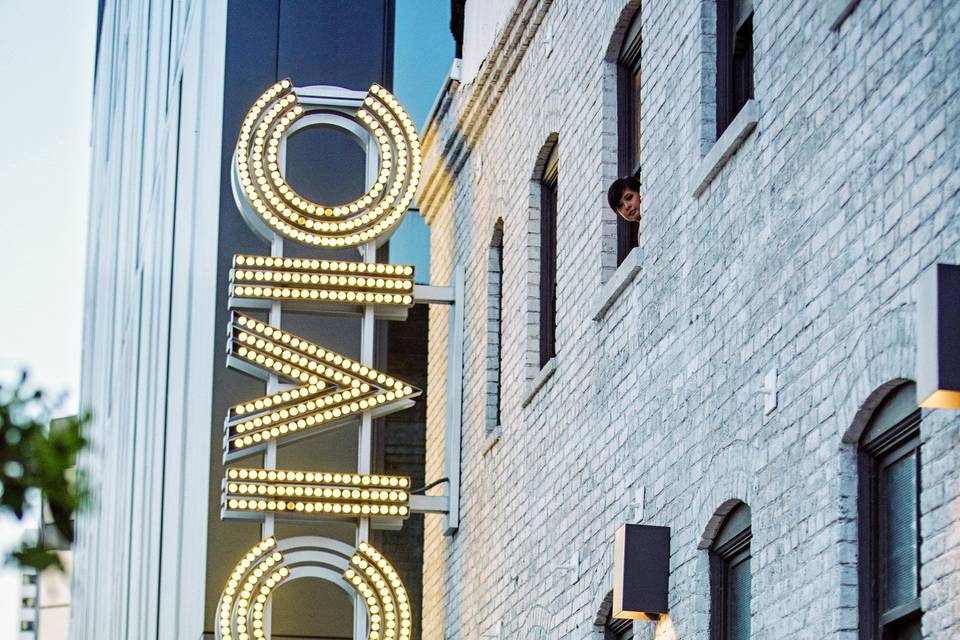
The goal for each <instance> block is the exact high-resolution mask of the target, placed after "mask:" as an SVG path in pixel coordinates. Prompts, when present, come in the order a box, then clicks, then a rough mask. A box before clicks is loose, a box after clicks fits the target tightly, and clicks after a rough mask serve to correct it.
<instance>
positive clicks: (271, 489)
mask: <svg viewBox="0 0 960 640" xmlns="http://www.w3.org/2000/svg"><path fill="white" fill-rule="evenodd" d="M227 493H230V494H238V495H252V496H258V495H259V496H280V497H283V496H287V497H297V498H300V497H306V498H313V497H317V498H327V499H333V500H340V499H343V500H362V501H364V502H367V501H369V502H406V501H407V499H408V498H409V496H408V495H407V492H406V491H379V490H377V489H374V490H372V491H371V490H369V489H349V488H347V489H341V488H339V487H313V486H306V487H302V486H293V485H284V484H260V483H255V482H254V483H249V484H248V483H244V482H230V483H228V484H227Z"/></svg>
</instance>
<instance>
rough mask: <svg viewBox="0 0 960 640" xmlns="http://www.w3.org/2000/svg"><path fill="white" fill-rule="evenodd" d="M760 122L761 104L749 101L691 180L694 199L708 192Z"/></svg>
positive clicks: (711, 149)
mask: <svg viewBox="0 0 960 640" xmlns="http://www.w3.org/2000/svg"><path fill="white" fill-rule="evenodd" d="M759 120H760V103H758V102H757V101H756V100H748V101H747V104H745V105H743V108H742V109H740V113H738V114H737V117H736V118H734V119H733V122H731V123H730V126H729V127H727V130H726V131H724V132H723V135H722V136H720V139H719V140H717V141H716V142H715V143H714V145H713V147H711V148H710V151H709V152H707V155H706V156H705V157H704V158H703V160H701V161H700V166H699V167H697V170H696V172H694V174H693V180H691V187H692V191H693V197H694V198H699V197H700V194H702V193H703V192H704V191H706V190H707V187H708V186H710V183H711V182H713V179H714V178H715V177H716V176H717V174H718V173H720V170H721V169H723V167H724V165H726V164H727V162H728V161H729V160H730V158H732V157H733V154H735V153H736V152H737V149H739V148H740V147H741V146H743V143H744V141H745V140H746V139H747V138H749V137H750V134H751V133H752V132H753V130H754V129H756V128H757V122H758V121H759Z"/></svg>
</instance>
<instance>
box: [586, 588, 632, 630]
mask: <svg viewBox="0 0 960 640" xmlns="http://www.w3.org/2000/svg"><path fill="white" fill-rule="evenodd" d="M593 623H594V624H595V625H597V626H600V627H602V628H603V640H633V620H625V619H621V618H614V617H613V591H609V592H608V593H607V596H606V597H605V598H604V599H603V601H602V602H601V603H600V609H599V610H598V611H597V616H596V618H594V620H593Z"/></svg>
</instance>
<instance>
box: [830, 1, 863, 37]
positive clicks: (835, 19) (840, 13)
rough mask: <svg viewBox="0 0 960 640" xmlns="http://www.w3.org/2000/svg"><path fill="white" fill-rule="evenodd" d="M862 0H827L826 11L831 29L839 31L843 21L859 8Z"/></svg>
mask: <svg viewBox="0 0 960 640" xmlns="http://www.w3.org/2000/svg"><path fill="white" fill-rule="evenodd" d="M859 2H860V0H827V2H826V3H824V12H825V13H826V17H827V24H829V25H830V30H831V31H839V30H840V26H841V25H842V24H843V21H844V20H846V19H847V16H849V15H850V14H851V13H853V10H854V9H856V8H857V4H858V3H859Z"/></svg>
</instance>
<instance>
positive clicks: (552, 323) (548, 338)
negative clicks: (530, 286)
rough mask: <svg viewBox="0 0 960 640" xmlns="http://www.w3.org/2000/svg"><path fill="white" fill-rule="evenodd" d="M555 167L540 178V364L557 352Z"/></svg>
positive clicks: (542, 364) (550, 168) (548, 166)
mask: <svg viewBox="0 0 960 640" xmlns="http://www.w3.org/2000/svg"><path fill="white" fill-rule="evenodd" d="M556 333H557V167H556V162H555V161H551V162H548V164H547V170H546V171H545V172H544V175H543V179H542V180H541V182H540V367H541V368H543V366H544V365H545V364H547V362H548V361H549V360H550V358H552V357H553V356H555V355H556V354H557V338H556Z"/></svg>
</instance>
